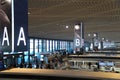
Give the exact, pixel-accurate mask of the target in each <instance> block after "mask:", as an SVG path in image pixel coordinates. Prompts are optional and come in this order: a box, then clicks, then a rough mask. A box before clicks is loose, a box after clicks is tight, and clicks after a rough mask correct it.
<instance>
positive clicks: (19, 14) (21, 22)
mask: <svg viewBox="0 0 120 80" xmlns="http://www.w3.org/2000/svg"><path fill="white" fill-rule="evenodd" d="M0 3H1V4H0V50H1V51H5V52H14V51H25V50H27V37H28V14H27V13H28V0H0Z"/></svg>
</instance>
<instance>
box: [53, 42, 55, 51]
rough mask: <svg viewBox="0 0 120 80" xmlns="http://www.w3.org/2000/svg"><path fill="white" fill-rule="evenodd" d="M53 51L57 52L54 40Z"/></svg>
mask: <svg viewBox="0 0 120 80" xmlns="http://www.w3.org/2000/svg"><path fill="white" fill-rule="evenodd" d="M53 51H55V41H54V40H53Z"/></svg>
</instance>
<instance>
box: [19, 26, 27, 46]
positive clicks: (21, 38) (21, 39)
mask: <svg viewBox="0 0 120 80" xmlns="http://www.w3.org/2000/svg"><path fill="white" fill-rule="evenodd" d="M21 41H23V42H24V46H26V40H25V34H24V30H23V27H21V28H20V33H19V38H18V42H17V46H19V45H20V42H21Z"/></svg>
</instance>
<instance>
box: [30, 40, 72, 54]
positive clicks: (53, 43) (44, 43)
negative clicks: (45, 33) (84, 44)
mask: <svg viewBox="0 0 120 80" xmlns="http://www.w3.org/2000/svg"><path fill="white" fill-rule="evenodd" d="M63 49H64V50H67V51H69V50H71V49H73V42H72V41H64V40H51V39H36V38H30V47H29V52H30V54H31V55H32V54H35V55H36V54H38V53H48V52H51V53H52V52H54V51H56V50H63Z"/></svg>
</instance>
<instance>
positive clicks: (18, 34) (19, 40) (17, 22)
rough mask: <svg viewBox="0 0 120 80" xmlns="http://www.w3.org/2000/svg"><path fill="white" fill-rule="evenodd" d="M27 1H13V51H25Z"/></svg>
mask: <svg viewBox="0 0 120 80" xmlns="http://www.w3.org/2000/svg"><path fill="white" fill-rule="evenodd" d="M27 37H28V0H14V51H25V50H27Z"/></svg>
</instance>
